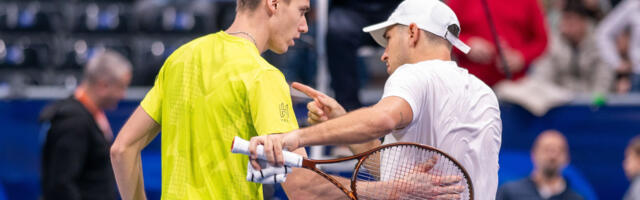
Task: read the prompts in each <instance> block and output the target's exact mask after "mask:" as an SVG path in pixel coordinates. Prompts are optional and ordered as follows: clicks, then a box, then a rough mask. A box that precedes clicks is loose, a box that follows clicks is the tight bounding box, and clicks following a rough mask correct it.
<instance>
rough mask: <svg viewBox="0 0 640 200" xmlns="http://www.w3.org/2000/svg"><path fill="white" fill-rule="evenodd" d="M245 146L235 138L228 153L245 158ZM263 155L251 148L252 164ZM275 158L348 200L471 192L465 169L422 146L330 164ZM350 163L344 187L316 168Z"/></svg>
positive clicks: (469, 195)
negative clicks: (353, 162) (308, 172)
mask: <svg viewBox="0 0 640 200" xmlns="http://www.w3.org/2000/svg"><path fill="white" fill-rule="evenodd" d="M249 145H250V143H249V142H248V141H246V140H243V139H241V138H238V137H236V138H235V139H234V142H233V145H232V147H231V149H232V152H234V153H241V154H245V155H250V153H249V149H248V148H249ZM265 149H268V148H266V147H262V146H261V145H259V146H257V147H256V149H255V153H254V154H253V155H254V156H255V158H257V159H267V156H268V155H265V154H267V152H265ZM281 154H282V157H283V158H282V159H283V163H284V165H286V166H291V167H301V168H305V169H309V170H311V171H314V172H316V173H317V174H319V175H321V176H322V177H324V178H325V179H327V180H329V181H330V182H331V183H332V184H334V185H335V186H336V187H338V188H340V189H341V190H342V191H343V192H344V193H345V194H346V195H347V196H348V197H349V198H351V199H473V186H472V184H471V179H470V177H469V175H468V173H467V172H466V171H465V169H464V168H463V167H462V166H461V165H460V164H459V163H458V162H457V161H456V160H454V159H453V158H452V157H450V156H449V155H447V154H445V153H444V152H441V151H440V150H438V149H435V148H433V147H429V146H426V145H420V144H415V143H394V144H388V145H383V146H379V147H377V148H374V149H372V150H370V151H367V152H364V153H362V154H358V155H354V156H349V157H345V158H339V159H333V160H310V159H306V158H303V157H302V156H300V155H298V154H294V153H291V152H288V151H282V152H281ZM353 159H357V160H358V163H357V164H356V166H355V170H354V172H353V175H352V177H351V180H350V183H349V181H348V180H345V179H343V178H340V177H332V176H330V175H328V174H326V173H324V172H322V171H321V170H320V169H318V167H317V165H320V164H328V163H337V162H343V161H348V160H353ZM346 185H349V186H350V189H347V186H346Z"/></svg>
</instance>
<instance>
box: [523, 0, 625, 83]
mask: <svg viewBox="0 0 640 200" xmlns="http://www.w3.org/2000/svg"><path fill="white" fill-rule="evenodd" d="M565 2H566V3H565V4H564V8H563V9H562V14H561V18H560V23H559V26H558V27H559V33H554V32H552V33H551V43H550V46H549V48H548V50H547V53H546V54H545V55H544V56H543V57H542V58H541V59H539V60H538V61H536V63H535V64H534V68H533V69H532V70H533V73H532V74H531V77H532V78H534V79H537V80H538V81H542V82H546V83H552V84H554V85H555V86H558V87H561V88H564V89H567V90H569V91H572V92H574V93H598V94H604V93H607V91H608V90H609V88H610V87H611V83H612V82H613V75H614V74H613V71H612V70H611V69H610V68H609V67H608V66H607V65H606V64H605V63H604V62H603V61H602V59H600V55H599V54H598V47H597V44H596V39H595V35H593V34H592V32H593V30H594V22H593V19H592V18H590V14H589V13H590V11H588V10H587V8H586V7H585V6H584V5H583V4H582V0H567V1H565Z"/></svg>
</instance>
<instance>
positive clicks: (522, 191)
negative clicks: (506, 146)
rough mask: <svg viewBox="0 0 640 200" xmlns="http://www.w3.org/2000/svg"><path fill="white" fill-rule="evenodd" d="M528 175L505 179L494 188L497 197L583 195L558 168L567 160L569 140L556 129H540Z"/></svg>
mask: <svg viewBox="0 0 640 200" xmlns="http://www.w3.org/2000/svg"><path fill="white" fill-rule="evenodd" d="M531 159H532V160H533V165H534V169H533V172H531V176H529V177H526V178H523V179H521V180H518V181H514V182H509V183H505V184H504V185H503V186H502V187H500V188H499V189H498V194H497V197H496V199H497V200H508V199H527V200H537V199H541V200H542V199H548V200H556V199H557V200H572V199H583V198H582V197H581V196H580V195H579V194H578V193H576V192H575V191H573V190H572V189H571V188H569V187H568V184H567V181H566V180H565V179H564V177H562V170H563V169H564V168H565V167H566V166H567V165H568V164H569V144H568V143H567V139H566V138H565V137H564V135H562V133H560V132H558V131H556V130H547V131H544V132H542V133H541V134H540V135H538V137H537V138H536V140H535V141H534V143H533V148H532V149H531Z"/></svg>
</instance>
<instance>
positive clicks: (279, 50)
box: [271, 46, 289, 54]
mask: <svg viewBox="0 0 640 200" xmlns="http://www.w3.org/2000/svg"><path fill="white" fill-rule="evenodd" d="M271 51H273V53H276V54H284V53H287V51H289V46H282V47H278V48H273V49H271Z"/></svg>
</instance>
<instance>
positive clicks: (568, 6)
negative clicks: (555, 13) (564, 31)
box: [562, 0, 596, 18]
mask: <svg viewBox="0 0 640 200" xmlns="http://www.w3.org/2000/svg"><path fill="white" fill-rule="evenodd" d="M562 12H565V13H575V14H577V15H579V16H582V17H585V18H589V17H593V16H595V15H596V14H595V13H594V12H593V11H592V10H589V8H587V6H586V5H584V2H583V0H566V1H565V2H564V7H563V8H562Z"/></svg>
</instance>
